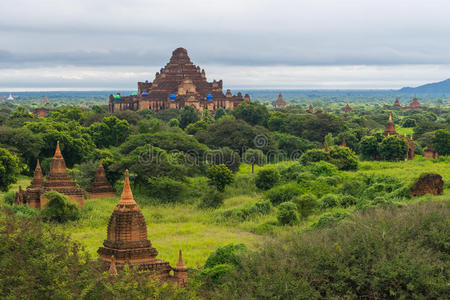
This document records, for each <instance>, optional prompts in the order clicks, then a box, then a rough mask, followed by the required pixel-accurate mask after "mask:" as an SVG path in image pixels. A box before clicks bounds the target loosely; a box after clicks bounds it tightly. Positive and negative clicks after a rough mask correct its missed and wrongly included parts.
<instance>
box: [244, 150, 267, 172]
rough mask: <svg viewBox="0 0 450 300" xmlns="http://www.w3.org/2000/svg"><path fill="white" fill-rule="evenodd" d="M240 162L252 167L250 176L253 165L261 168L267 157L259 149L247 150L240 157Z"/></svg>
mask: <svg viewBox="0 0 450 300" xmlns="http://www.w3.org/2000/svg"><path fill="white" fill-rule="evenodd" d="M242 161H243V162H245V163H246V164H249V165H251V166H252V174H254V173H255V164H256V165H258V166H263V165H264V164H265V163H266V162H267V157H266V155H265V154H264V153H263V152H262V151H261V150H259V149H247V151H245V153H244V154H243V156H242Z"/></svg>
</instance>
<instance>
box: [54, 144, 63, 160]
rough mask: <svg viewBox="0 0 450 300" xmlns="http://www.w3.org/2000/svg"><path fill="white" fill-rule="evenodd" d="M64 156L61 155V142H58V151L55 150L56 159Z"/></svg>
mask: <svg viewBox="0 0 450 300" xmlns="http://www.w3.org/2000/svg"><path fill="white" fill-rule="evenodd" d="M59 156H62V154H61V149H60V148H59V141H57V142H56V150H55V155H54V157H59Z"/></svg>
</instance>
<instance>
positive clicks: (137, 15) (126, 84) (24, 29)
mask: <svg viewBox="0 0 450 300" xmlns="http://www.w3.org/2000/svg"><path fill="white" fill-rule="evenodd" d="M177 47H184V48H186V49H187V50H188V52H189V55H190V56H191V59H192V60H193V62H194V63H195V64H198V65H200V66H201V67H202V68H205V69H206V75H207V77H208V80H212V79H223V80H224V87H225V88H228V87H229V88H275V89H288V88H289V89H295V88H298V89H316V88H320V89H327V88H328V89H335V88H355V89H359V88H400V87H402V86H415V85H420V84H423V83H428V82H433V81H440V80H444V79H446V78H449V77H450V1H449V0H422V1H418V0H376V1H375V0H350V1H348V0H340V1H338V0H335V1H333V0H222V1H215V0H190V1H181V0H177V1H175V0H122V1H115V0H108V1H107V0H39V1H37V0H1V1H0V89H1V90H10V89H11V90H21V89H38V90H42V89H48V88H57V89H59V88H66V89H74V88H78V89H79V88H89V89H95V88H99V89H124V88H126V89H134V88H136V82H137V81H138V80H139V81H143V80H146V79H148V80H153V78H154V74H155V72H156V71H158V70H159V69H160V68H161V67H162V66H163V65H165V64H166V63H167V61H168V59H169V58H170V55H171V53H172V51H173V50H174V49H175V48H177Z"/></svg>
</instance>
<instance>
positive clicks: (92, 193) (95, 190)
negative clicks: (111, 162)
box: [87, 161, 116, 198]
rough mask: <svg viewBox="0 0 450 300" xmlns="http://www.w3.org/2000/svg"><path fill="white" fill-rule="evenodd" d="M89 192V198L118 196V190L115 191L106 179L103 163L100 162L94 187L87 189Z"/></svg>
mask: <svg viewBox="0 0 450 300" xmlns="http://www.w3.org/2000/svg"><path fill="white" fill-rule="evenodd" d="M87 192H88V198H108V197H115V196H116V190H114V188H113V187H112V186H111V184H110V183H109V181H108V179H107V178H106V173H105V169H104V168H103V163H102V161H100V164H99V166H98V169H97V173H96V174H95V179H94V182H92V185H91V186H90V187H89V188H88V189H87Z"/></svg>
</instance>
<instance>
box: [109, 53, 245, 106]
mask: <svg viewBox="0 0 450 300" xmlns="http://www.w3.org/2000/svg"><path fill="white" fill-rule="evenodd" d="M137 85H138V91H137V93H133V94H132V95H129V96H123V95H120V94H117V95H110V96H109V112H110V113H113V112H115V111H121V110H140V109H149V110H152V111H160V110H165V109H169V108H175V109H182V108H184V107H185V106H192V107H194V108H195V109H196V110H197V111H200V112H202V111H203V110H205V109H208V110H209V111H215V110H216V109H218V108H223V109H232V108H234V107H235V106H237V105H239V104H240V103H242V102H243V101H250V96H249V95H248V94H246V95H245V96H244V97H242V94H241V93H238V94H237V95H232V94H231V91H230V90H227V91H226V93H223V90H222V85H223V83H222V80H219V81H216V80H214V81H213V82H208V81H207V80H206V73H205V70H204V69H200V67H199V66H196V65H194V64H193V63H192V61H191V59H190V58H189V55H188V53H187V50H186V49H184V48H177V49H175V50H174V51H173V52H172V57H171V58H170V61H169V63H167V65H166V66H165V67H164V68H162V69H161V70H160V71H159V72H157V73H156V75H155V79H154V80H153V82H148V81H145V82H138V84H137Z"/></svg>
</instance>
